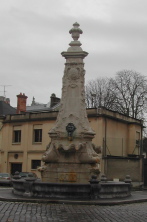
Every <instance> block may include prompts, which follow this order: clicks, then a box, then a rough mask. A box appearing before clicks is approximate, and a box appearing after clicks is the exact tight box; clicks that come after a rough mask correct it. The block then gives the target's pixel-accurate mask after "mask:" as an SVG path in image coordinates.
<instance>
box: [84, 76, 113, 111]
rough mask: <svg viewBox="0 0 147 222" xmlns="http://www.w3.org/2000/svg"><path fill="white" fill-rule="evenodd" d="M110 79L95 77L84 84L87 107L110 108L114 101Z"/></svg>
mask: <svg viewBox="0 0 147 222" xmlns="http://www.w3.org/2000/svg"><path fill="white" fill-rule="evenodd" d="M112 84H113V81H112V79H108V78H97V79H96V80H92V81H89V82H88V84H87V85H86V103H87V107H89V108H91V107H100V106H104V107H106V108H107V109H111V108H112V107H113V104H114V102H115V92H114V91H113V90H112V87H111V85H112Z"/></svg>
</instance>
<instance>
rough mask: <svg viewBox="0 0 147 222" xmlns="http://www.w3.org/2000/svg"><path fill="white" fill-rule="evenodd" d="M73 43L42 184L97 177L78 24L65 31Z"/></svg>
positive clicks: (68, 54) (68, 51) (51, 132)
mask: <svg viewBox="0 0 147 222" xmlns="http://www.w3.org/2000/svg"><path fill="white" fill-rule="evenodd" d="M69 33H70V34H71V35H72V38H73V41H71V43H70V44H69V45H70V47H69V48H68V50H67V51H65V52H62V53H61V54H62V56H63V57H64V58H65V59H66V63H65V69H64V75H63V87H62V98H61V104H60V110H59V114H58V117H57V121H56V123H55V126H54V127H53V128H52V129H51V130H50V132H49V136H50V138H51V143H50V144H49V145H48V147H47V151H46V152H45V154H44V155H43V158H42V160H43V161H44V162H45V165H44V166H43V168H42V170H43V171H42V180H43V181H44V182H58V183H59V182H75V183H88V181H89V179H90V177H91V175H92V174H95V175H97V176H98V174H99V157H98V154H97V153H96V152H95V151H94V149H93V145H92V139H93V138H94V135H95V133H94V132H93V130H92V129H91V127H90V125H89V122H88V118H87V114H86V104H85V84H84V83H85V80H84V78H85V70H84V62H83V59H84V58H85V57H86V56H87V55H88V53H87V52H85V51H83V50H82V48H81V43H80V41H78V39H79V36H80V34H82V30H81V29H80V28H79V24H78V23H74V24H73V28H72V29H71V30H70V31H69Z"/></svg>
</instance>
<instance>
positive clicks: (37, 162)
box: [31, 160, 41, 169]
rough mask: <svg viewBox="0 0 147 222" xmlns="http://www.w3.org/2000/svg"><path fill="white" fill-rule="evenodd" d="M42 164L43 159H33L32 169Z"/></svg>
mask: <svg viewBox="0 0 147 222" xmlns="http://www.w3.org/2000/svg"><path fill="white" fill-rule="evenodd" d="M40 166H41V160H32V165H31V168H32V169H37V168H38V167H40Z"/></svg>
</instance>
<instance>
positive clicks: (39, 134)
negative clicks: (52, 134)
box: [34, 129, 42, 143]
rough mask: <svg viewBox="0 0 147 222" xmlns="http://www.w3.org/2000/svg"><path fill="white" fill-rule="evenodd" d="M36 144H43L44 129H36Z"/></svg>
mask: <svg viewBox="0 0 147 222" xmlns="http://www.w3.org/2000/svg"><path fill="white" fill-rule="evenodd" d="M34 142H35V143H38V142H42V129H34Z"/></svg>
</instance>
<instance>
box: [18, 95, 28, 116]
mask: <svg viewBox="0 0 147 222" xmlns="http://www.w3.org/2000/svg"><path fill="white" fill-rule="evenodd" d="M27 98H28V97H27V96H26V95H25V94H24V93H23V94H22V93H20V94H19V95H17V111H16V113H17V114H19V113H21V112H26V102H27Z"/></svg>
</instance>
